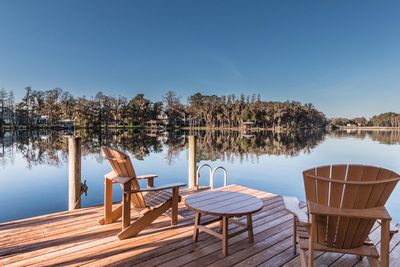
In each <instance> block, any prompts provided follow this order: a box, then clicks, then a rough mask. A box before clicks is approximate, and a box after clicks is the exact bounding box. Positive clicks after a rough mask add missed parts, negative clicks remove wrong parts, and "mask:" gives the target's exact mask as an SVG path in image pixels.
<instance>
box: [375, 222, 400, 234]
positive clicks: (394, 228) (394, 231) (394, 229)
mask: <svg viewBox="0 0 400 267" xmlns="http://www.w3.org/2000/svg"><path fill="white" fill-rule="evenodd" d="M378 223H379V225H381V224H382V223H381V221H378ZM398 232H399V227H397V226H396V225H394V224H393V223H390V234H397V233H398Z"/></svg>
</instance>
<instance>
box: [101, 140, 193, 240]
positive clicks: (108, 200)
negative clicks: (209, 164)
mask: <svg viewBox="0 0 400 267" xmlns="http://www.w3.org/2000/svg"><path fill="white" fill-rule="evenodd" d="M102 152H103V154H104V156H105V158H106V159H107V160H108V162H109V163H110V165H111V168H112V171H111V172H110V173H108V174H106V175H105V179H104V185H105V190H104V217H103V218H101V219H100V221H99V223H100V224H108V223H112V222H115V221H116V220H118V219H119V218H120V217H121V216H122V231H121V232H120V233H119V234H118V238H119V239H125V238H128V237H133V236H135V235H137V234H138V233H139V232H140V231H142V230H143V229H145V228H146V227H148V226H149V225H150V224H151V223H152V222H153V221H154V220H156V219H157V218H158V217H160V216H161V215H163V214H164V213H166V212H167V211H168V210H169V209H171V224H172V225H176V224H177V222H178V203H179V202H180V200H181V197H180V196H179V187H182V186H185V185H186V184H184V183H174V184H167V185H163V186H157V187H154V178H156V177H157V175H155V174H150V175H142V176H137V175H136V173H135V170H134V168H133V165H132V162H131V160H130V158H129V156H128V155H126V154H124V153H122V152H121V151H118V150H116V149H113V148H110V147H102ZM139 179H147V188H143V189H142V188H140V187H139V182H138V180H139ZM112 184H119V185H121V187H122V190H123V197H122V201H121V205H120V206H118V208H116V209H115V210H112ZM167 190H171V191H172V192H169V191H167ZM131 204H132V206H133V208H132V209H131ZM131 210H134V211H135V212H136V214H137V215H138V216H139V218H138V219H136V220H135V221H134V222H132V223H131V217H130V216H131Z"/></svg>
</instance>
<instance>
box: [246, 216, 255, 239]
mask: <svg viewBox="0 0 400 267" xmlns="http://www.w3.org/2000/svg"><path fill="white" fill-rule="evenodd" d="M247 231H248V233H249V243H253V242H254V235H253V219H252V217H251V214H247Z"/></svg>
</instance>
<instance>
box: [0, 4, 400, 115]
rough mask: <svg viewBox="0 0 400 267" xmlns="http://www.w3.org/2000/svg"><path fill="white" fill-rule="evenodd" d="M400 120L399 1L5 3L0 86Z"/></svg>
mask: <svg viewBox="0 0 400 267" xmlns="http://www.w3.org/2000/svg"><path fill="white" fill-rule="evenodd" d="M28 85H30V86H32V87H33V88H35V89H51V88H54V87H61V88H63V89H64V90H68V91H70V92H71V93H73V94H74V95H86V96H88V97H90V96H93V95H94V94H95V93H96V92H97V91H103V92H104V93H106V94H111V95H119V94H121V95H125V96H127V97H131V96H133V95H135V94H137V93H140V92H141V93H144V94H145V96H147V97H149V98H151V99H153V100H161V98H162V96H163V95H164V93H165V92H166V91H167V90H174V91H176V92H177V93H178V94H179V95H181V96H182V99H183V100H185V99H186V97H187V96H188V95H190V94H192V93H195V92H198V91H200V92H202V93H205V94H217V95H222V94H230V93H235V94H240V93H244V94H258V93H259V94H261V97H262V98H263V99H270V100H282V101H285V100H297V101H301V102H312V103H314V104H315V106H316V107H317V108H319V109H320V110H322V111H323V112H325V114H326V115H327V116H348V117H352V116H360V115H363V116H367V117H369V116H371V115H373V114H376V113H380V112H384V111H395V112H400V105H399V99H400V1H368V0H360V1H352V0H343V1H297V0H294V1H284V0H283V1H232V0H229V1H218V0H216V1H204V0H201V1H200V0H199V1H188V0H183V1H153V0H151V1H111V0H110V1H99V0H96V1H89V0H85V1H71V0H68V1H62V0H57V1H53V0H48V1H43V0H36V1H30V0H27V1H20V0H9V1H7V0H0V87H4V88H6V89H13V90H14V92H15V93H16V96H17V97H21V96H22V94H23V92H24V90H23V88H25V87H26V86H28Z"/></svg>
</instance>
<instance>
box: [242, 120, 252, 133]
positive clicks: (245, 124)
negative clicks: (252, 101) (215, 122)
mask: <svg viewBox="0 0 400 267" xmlns="http://www.w3.org/2000/svg"><path fill="white" fill-rule="evenodd" d="M254 124H255V123H254V122H252V121H244V122H242V123H241V124H240V129H241V130H242V131H246V132H248V131H250V132H251V131H252V129H253V126H254Z"/></svg>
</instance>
